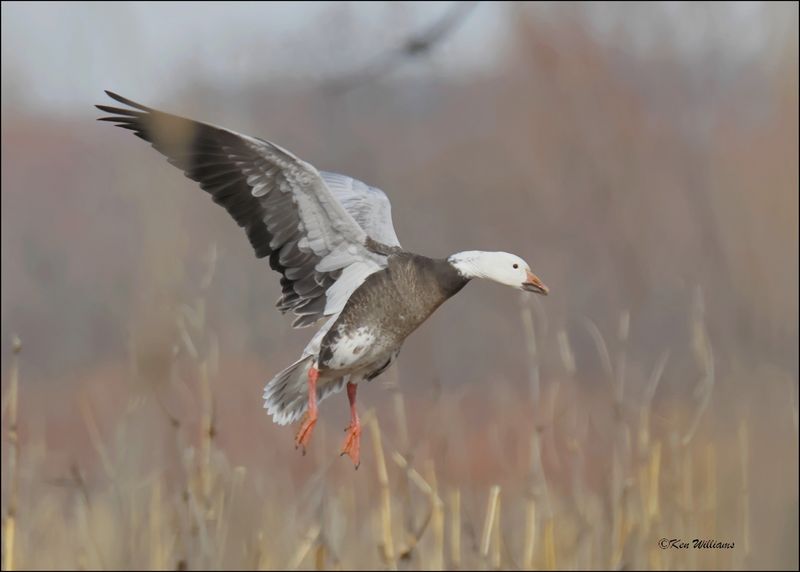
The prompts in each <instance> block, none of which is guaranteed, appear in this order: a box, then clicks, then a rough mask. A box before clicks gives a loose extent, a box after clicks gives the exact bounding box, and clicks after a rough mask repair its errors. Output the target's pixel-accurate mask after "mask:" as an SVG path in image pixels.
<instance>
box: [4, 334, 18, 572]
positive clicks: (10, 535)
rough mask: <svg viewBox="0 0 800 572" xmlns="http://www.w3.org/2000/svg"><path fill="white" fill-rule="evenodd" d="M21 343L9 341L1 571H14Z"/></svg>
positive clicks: (14, 339)
mask: <svg viewBox="0 0 800 572" xmlns="http://www.w3.org/2000/svg"><path fill="white" fill-rule="evenodd" d="M21 351H22V342H21V341H20V339H19V338H18V337H17V336H14V337H13V338H12V340H11V376H10V380H9V388H8V465H7V468H8V479H9V482H8V510H7V512H6V521H5V523H4V526H3V552H4V553H3V570H9V571H11V570H14V566H15V565H16V562H15V560H14V557H15V556H16V554H15V552H14V550H15V548H16V546H15V541H16V532H17V507H18V502H19V498H18V494H19V466H18V459H19V434H18V432H17V418H18V417H17V414H18V406H19V354H20V352H21Z"/></svg>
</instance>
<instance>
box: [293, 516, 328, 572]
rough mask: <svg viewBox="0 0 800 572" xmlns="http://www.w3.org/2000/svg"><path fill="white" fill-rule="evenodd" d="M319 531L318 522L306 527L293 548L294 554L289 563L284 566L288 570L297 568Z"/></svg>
mask: <svg viewBox="0 0 800 572" xmlns="http://www.w3.org/2000/svg"><path fill="white" fill-rule="evenodd" d="M319 533H320V527H319V524H316V523H315V524H313V525H311V528H309V529H308V532H307V533H306V535H305V536H304V537H303V539H302V540H301V541H300V544H299V546H298V547H297V550H295V552H294V556H292V558H291V560H289V564H288V565H287V566H286V567H287V568H288V569H289V570H297V569H298V568H299V567H300V565H301V564H302V563H303V560H305V559H306V556H308V553H309V552H311V549H312V548H313V547H314V545H315V544H316V542H317V539H318V538H319Z"/></svg>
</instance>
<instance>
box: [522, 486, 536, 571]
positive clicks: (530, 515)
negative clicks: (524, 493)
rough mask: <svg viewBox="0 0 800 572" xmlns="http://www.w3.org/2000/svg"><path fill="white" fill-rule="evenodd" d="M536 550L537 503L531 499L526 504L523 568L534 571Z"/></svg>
mask: <svg viewBox="0 0 800 572" xmlns="http://www.w3.org/2000/svg"><path fill="white" fill-rule="evenodd" d="M535 548H536V501H534V500H533V497H529V498H528V500H527V502H526V503H525V543H524V545H523V548H522V568H523V569H524V570H533V554H534V550H535Z"/></svg>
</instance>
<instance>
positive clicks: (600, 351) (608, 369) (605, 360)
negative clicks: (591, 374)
mask: <svg viewBox="0 0 800 572" xmlns="http://www.w3.org/2000/svg"><path fill="white" fill-rule="evenodd" d="M584 323H585V325H586V329H587V330H588V332H589V335H591V336H592V340H593V341H594V345H595V349H596V350H597V355H598V356H600V364H601V365H602V366H603V372H605V374H606V377H607V378H608V379H609V380H611V381H613V376H614V368H613V367H612V366H611V354H609V353H608V346H607V345H606V341H605V339H604V338H603V334H601V333H600V328H598V327H597V325H596V324H595V323H594V322H593V321H591V320H590V319H589V318H584Z"/></svg>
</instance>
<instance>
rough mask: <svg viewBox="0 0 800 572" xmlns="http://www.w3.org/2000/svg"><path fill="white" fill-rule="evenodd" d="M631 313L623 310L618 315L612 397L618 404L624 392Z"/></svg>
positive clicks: (620, 402)
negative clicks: (614, 378) (614, 387)
mask: <svg viewBox="0 0 800 572" xmlns="http://www.w3.org/2000/svg"><path fill="white" fill-rule="evenodd" d="M630 326H631V313H630V312H629V311H628V310H625V311H624V312H622V314H620V317H619V329H618V330H617V339H618V340H619V351H618V352H617V362H616V368H615V370H616V382H617V383H616V390H615V395H614V398H615V400H616V402H617V404H618V405H621V404H622V396H623V394H624V393H625V370H626V365H627V355H626V350H627V345H628V334H629V333H630Z"/></svg>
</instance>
